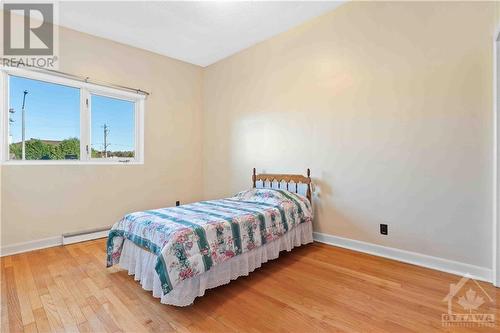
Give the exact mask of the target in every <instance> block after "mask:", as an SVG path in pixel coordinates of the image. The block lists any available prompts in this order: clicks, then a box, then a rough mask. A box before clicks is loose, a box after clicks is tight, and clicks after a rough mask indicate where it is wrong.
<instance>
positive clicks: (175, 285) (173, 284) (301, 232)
mask: <svg viewBox="0 0 500 333" xmlns="http://www.w3.org/2000/svg"><path fill="white" fill-rule="evenodd" d="M252 182H253V188H252V189H250V190H247V191H242V192H240V193H238V194H236V195H235V196H234V197H230V198H225V199H220V200H210V201H201V202H195V203H191V204H187V205H181V206H178V207H169V208H161V209H155V210H148V211H142V212H135V213H131V214H128V215H126V216H124V217H123V218H122V219H121V220H120V221H119V222H117V223H116V224H115V225H113V227H112V228H111V230H110V232H109V236H108V241H107V265H108V267H110V266H113V265H115V264H118V265H119V266H120V267H122V268H124V269H126V270H128V272H129V274H130V275H134V276H135V280H138V281H140V283H141V285H142V287H143V288H144V289H145V290H150V291H152V292H153V296H154V297H157V298H160V300H161V303H164V304H170V305H176V306H187V305H190V304H192V303H193V301H194V300H195V298H196V297H198V296H203V295H204V293H205V290H207V289H211V288H215V287H218V286H221V285H224V284H227V283H229V282H230V281H231V280H234V279H236V278H238V277H239V276H246V275H248V274H249V273H250V272H252V271H253V270H255V269H256V268H258V267H260V266H261V265H262V263H265V262H267V261H268V260H272V259H276V258H278V256H279V253H280V251H283V250H286V251H290V250H291V249H292V248H294V247H296V246H300V245H302V244H307V243H310V242H312V240H313V239H312V219H313V210H312V201H311V186H312V184H311V178H310V171H309V169H308V170H307V176H302V175H289V174H256V173H255V169H253V175H252ZM258 184H259V185H262V186H261V187H259V188H258V187H257V185H258ZM299 184H301V185H299ZM301 186H305V195H301V194H300V193H299V192H300V187H301ZM293 190H294V191H293Z"/></svg>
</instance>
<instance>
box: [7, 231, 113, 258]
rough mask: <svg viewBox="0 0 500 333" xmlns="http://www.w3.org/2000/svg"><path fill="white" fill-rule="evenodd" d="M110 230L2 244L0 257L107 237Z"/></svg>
mask: <svg viewBox="0 0 500 333" xmlns="http://www.w3.org/2000/svg"><path fill="white" fill-rule="evenodd" d="M108 233H109V230H101V231H96V232H92V233H87V234H82V235H77V236H72V237H64V241H63V237H62V236H54V237H49V238H43V239H38V240H34V241H28V242H22V243H16V244H12V245H6V246H2V248H1V249H0V257H4V256H10V255H12V254H18V253H23V252H29V251H34V250H40V249H45V248H48V247H54V246H60V245H68V244H74V243H79V242H84V241H88V240H93V239H98V238H104V237H107V236H108Z"/></svg>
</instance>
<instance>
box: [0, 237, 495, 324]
mask: <svg viewBox="0 0 500 333" xmlns="http://www.w3.org/2000/svg"><path fill="white" fill-rule="evenodd" d="M0 266H1V332H22V331H24V332H49V331H54V332H147V331H150V332H174V331H180V332H275V331H280V332H337V331H339V332H341V331H346V332H434V331H444V332H465V331H476V332H499V331H500V322H499V320H498V319H500V318H499V317H500V310H499V304H500V289H497V288H495V287H493V286H492V285H491V284H489V283H482V282H481V283H480V286H481V287H482V288H484V291H485V292H486V293H487V294H488V295H489V296H490V297H491V298H492V299H493V301H490V300H489V299H488V298H487V296H485V295H483V294H481V293H482V291H480V288H478V287H477V286H476V285H475V284H474V282H473V281H469V282H468V284H467V285H466V286H465V287H464V288H463V289H464V292H463V293H465V292H466V291H467V290H468V289H471V290H474V291H476V292H477V294H476V298H477V297H482V299H483V301H484V303H483V304H482V305H481V306H480V308H479V309H477V311H472V312H471V313H491V314H494V315H496V318H497V319H496V322H495V325H496V326H495V327H480V328H478V327H456V326H453V327H443V326H442V323H441V315H442V314H443V313H446V312H447V303H446V302H443V298H444V297H445V296H446V295H447V293H448V292H449V284H450V283H458V281H459V280H460V278H459V277H457V276H455V275H451V274H446V273H442V272H438V271H433V270H430V269H425V268H421V267H417V266H412V265H408V264H403V263H399V262H396V261H391V260H387V259H383V258H378V257H375V256H370V255H365V254H360V253H357V252H353V251H349V250H345V249H341V248H336V247H332V246H327V245H323V244H318V243H314V244H310V245H306V246H303V247H300V248H297V249H295V250H293V251H292V252H290V253H283V252H282V256H280V258H279V259H277V260H274V261H271V262H268V263H267V264H265V265H264V266H263V267H261V268H260V269H258V270H256V271H255V272H254V273H252V274H251V275H250V276H249V277H243V278H239V279H238V280H236V281H233V282H231V283H230V284H229V285H226V286H222V287H219V288H216V289H212V290H210V291H208V292H207V294H206V295H205V296H204V297H202V298H198V299H197V300H196V301H195V303H194V305H192V306H189V307H185V308H177V307H173V306H168V305H162V304H160V303H159V300H158V299H156V298H153V297H152V295H151V293H150V292H147V291H145V290H143V289H142V288H141V287H140V285H139V284H138V282H136V281H134V279H133V277H132V276H128V274H127V272H125V271H123V270H120V269H118V268H111V269H106V268H105V241H104V240H97V241H90V242H84V243H79V244H73V245H69V246H60V247H54V248H50V249H45V250H38V251H33V252H28V253H24V254H19V255H14V256H8V257H4V258H1V265H0ZM480 295H481V296H480ZM465 296H466V295H465ZM465 296H464V297H465ZM454 307H455V308H456V309H457V310H460V305H459V304H458V303H455V305H454ZM462 310H463V309H462ZM462 312H463V311H462Z"/></svg>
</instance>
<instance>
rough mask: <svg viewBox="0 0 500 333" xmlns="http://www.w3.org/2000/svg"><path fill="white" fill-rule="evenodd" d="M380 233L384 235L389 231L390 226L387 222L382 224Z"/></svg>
mask: <svg viewBox="0 0 500 333" xmlns="http://www.w3.org/2000/svg"><path fill="white" fill-rule="evenodd" d="M380 233H381V234H382V235H387V234H388V233H389V227H388V226H387V224H380Z"/></svg>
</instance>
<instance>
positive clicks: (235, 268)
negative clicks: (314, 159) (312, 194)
mask: <svg viewBox="0 0 500 333" xmlns="http://www.w3.org/2000/svg"><path fill="white" fill-rule="evenodd" d="M312 241H313V237H312V223H310V222H309V223H302V224H300V225H298V226H296V227H295V228H293V229H292V230H290V231H289V232H287V233H286V234H285V235H283V236H282V237H280V238H278V239H276V240H273V241H271V242H269V243H267V244H265V245H264V246H261V247H258V248H256V249H253V250H251V251H249V252H246V253H243V254H240V255H238V256H236V257H233V258H231V259H229V260H227V261H226V262H224V263H221V264H219V265H216V266H214V267H212V268H211V269H210V270H209V271H207V272H205V273H203V274H200V275H198V276H195V277H192V278H189V279H186V280H184V281H182V282H180V283H179V284H178V285H176V287H175V288H174V289H173V290H172V291H171V292H170V293H168V294H166V295H163V292H162V289H161V283H160V279H159V278H158V275H157V273H156V271H155V265H156V260H157V256H155V255H154V254H152V253H151V252H149V251H146V250H144V249H142V248H140V247H138V246H137V245H135V244H134V243H133V242H131V241H129V240H125V242H124V244H123V250H122V254H121V257H120V261H119V265H120V267H122V268H124V269H126V270H128V273H129V275H135V276H134V279H135V280H136V281H140V283H141V286H142V288H143V289H144V290H148V291H153V296H154V297H156V298H161V300H160V301H161V303H163V304H170V305H176V306H187V305H190V304H192V303H193V301H194V300H195V298H196V297H198V296H203V295H204V294H205V290H207V289H211V288H215V287H218V286H222V285H224V284H228V283H229V282H230V281H231V280H236V279H237V278H238V277H239V276H248V274H249V273H250V272H253V271H254V270H255V269H256V268H259V267H260V266H261V265H262V264H263V263H265V262H267V261H268V260H273V259H276V258H278V257H279V253H280V251H284V250H286V251H290V250H292V249H293V248H294V247H296V246H300V245H302V244H307V243H311V242H312Z"/></svg>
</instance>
